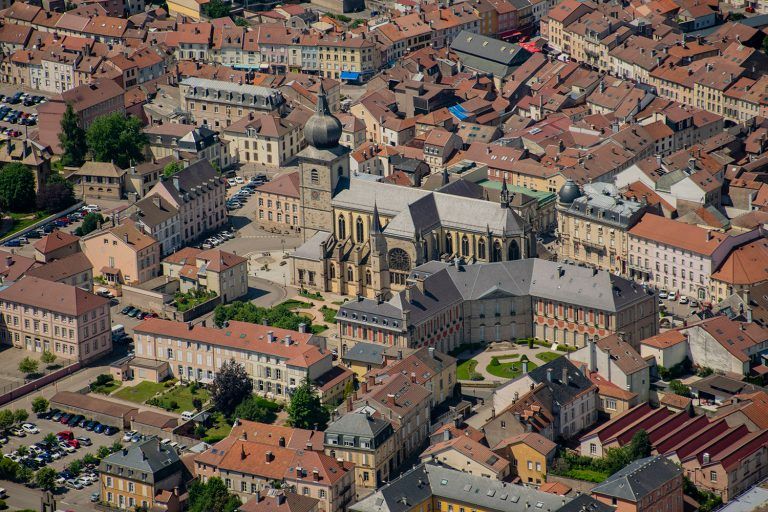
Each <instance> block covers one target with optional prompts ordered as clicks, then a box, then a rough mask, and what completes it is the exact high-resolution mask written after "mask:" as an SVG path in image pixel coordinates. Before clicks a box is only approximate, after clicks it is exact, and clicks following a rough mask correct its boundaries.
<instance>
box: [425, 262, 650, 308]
mask: <svg viewBox="0 0 768 512" xmlns="http://www.w3.org/2000/svg"><path fill="white" fill-rule="evenodd" d="M442 269H445V270H447V273H448V275H449V276H450V277H451V279H452V280H453V282H454V283H455V284H456V287H457V289H458V290H459V292H460V293H461V294H462V296H463V297H464V299H466V300H472V299H479V298H482V297H487V296H489V294H508V295H513V296H520V295H532V296H534V297H539V298H543V299H552V300H559V301H565V302H569V303H571V304H575V305H579V306H583V307H588V308H594V309H599V310H602V311H609V312H616V311H620V310H621V309H623V308H624V307H625V306H626V305H628V304H631V303H633V302H635V301H639V300H645V299H646V298H647V296H648V294H647V293H646V292H645V290H644V289H643V288H642V287H640V286H637V285H635V284H634V283H633V282H632V281H629V280H627V279H624V278H623V277H619V276H616V275H614V274H611V273H610V272H606V271H604V270H598V271H594V270H593V269H590V268H584V267H579V266H577V265H569V264H565V263H557V262H553V261H548V260H542V259H537V258H529V259H524V260H514V261H504V262H499V263H475V264H472V265H460V266H459V267H456V266H454V265H451V264H449V263H445V262H440V261H430V262H428V263H425V264H424V265H421V266H419V267H417V268H415V269H414V270H413V272H412V274H413V275H415V274H427V275H429V274H434V273H437V272H439V271H440V270H442ZM561 271H562V276H561V275H560V274H561Z"/></svg>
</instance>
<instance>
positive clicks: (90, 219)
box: [75, 212, 104, 236]
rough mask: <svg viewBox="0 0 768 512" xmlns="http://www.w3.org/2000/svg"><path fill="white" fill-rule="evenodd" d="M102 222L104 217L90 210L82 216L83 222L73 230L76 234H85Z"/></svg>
mask: <svg viewBox="0 0 768 512" xmlns="http://www.w3.org/2000/svg"><path fill="white" fill-rule="evenodd" d="M100 222H104V217H103V216H102V215H101V214H100V213H95V212H91V213H89V214H87V215H86V216H85V217H83V223H82V224H80V227H79V228H77V229H76V230H75V234H76V235H77V236H85V235H87V234H88V233H90V232H91V231H95V230H96V229H98V227H99V223H100Z"/></svg>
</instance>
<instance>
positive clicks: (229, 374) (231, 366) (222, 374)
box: [211, 359, 253, 415]
mask: <svg viewBox="0 0 768 512" xmlns="http://www.w3.org/2000/svg"><path fill="white" fill-rule="evenodd" d="M251 393H253V381H251V379H250V378H249V377H248V373H247V372H246V371H245V367H244V366H243V365H241V364H239V363H237V362H235V360H234V359H230V360H229V361H225V362H224V364H223V365H222V366H221V369H220V370H219V372H218V373H217V374H216V377H215V378H214V379H213V384H212V385H211V400H212V401H213V403H214V405H215V406H216V408H217V409H218V410H219V411H221V412H222V413H224V414H227V415H229V414H230V413H231V412H232V411H234V410H235V407H237V405H238V404H239V403H240V402H242V401H243V400H244V399H245V398H246V397H247V396H249V395H250V394H251Z"/></svg>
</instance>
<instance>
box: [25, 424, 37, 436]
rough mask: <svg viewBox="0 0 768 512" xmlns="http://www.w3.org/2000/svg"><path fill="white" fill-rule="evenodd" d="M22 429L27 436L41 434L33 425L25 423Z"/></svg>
mask: <svg viewBox="0 0 768 512" xmlns="http://www.w3.org/2000/svg"><path fill="white" fill-rule="evenodd" d="M21 428H22V429H23V430H24V432H26V433H27V434H39V433H40V429H39V428H37V427H36V426H35V425H34V424H33V423H24V424H23V425H21Z"/></svg>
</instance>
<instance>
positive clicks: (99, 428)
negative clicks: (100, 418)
mask: <svg viewBox="0 0 768 512" xmlns="http://www.w3.org/2000/svg"><path fill="white" fill-rule="evenodd" d="M105 428H106V427H105V426H104V425H102V424H101V423H99V424H98V425H96V426H95V427H93V431H94V432H95V433H97V434H101V433H102V432H104V429H105Z"/></svg>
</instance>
